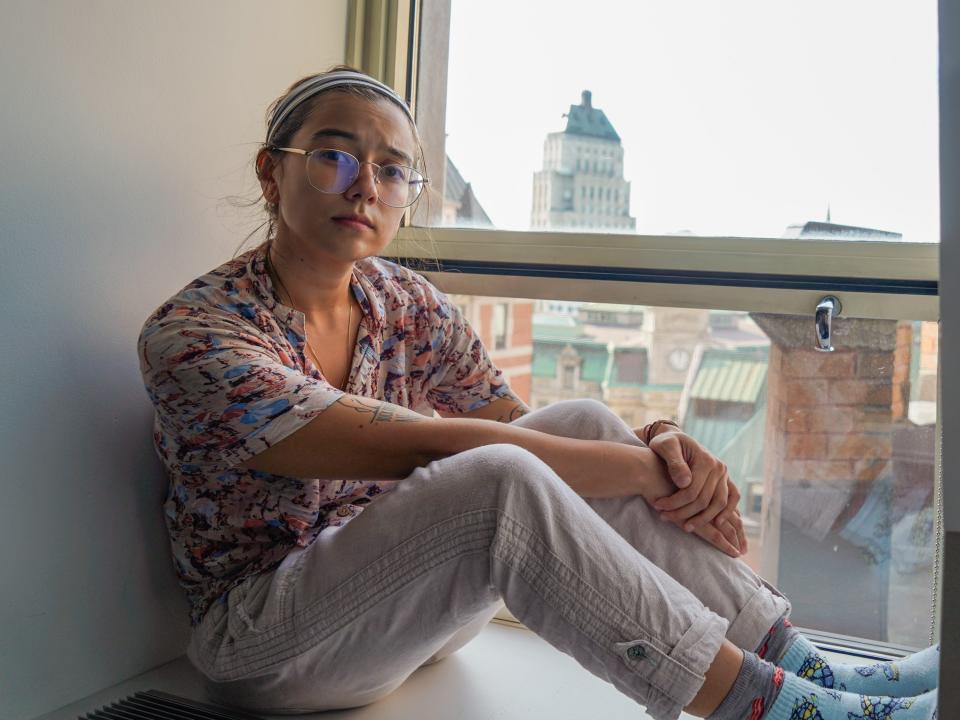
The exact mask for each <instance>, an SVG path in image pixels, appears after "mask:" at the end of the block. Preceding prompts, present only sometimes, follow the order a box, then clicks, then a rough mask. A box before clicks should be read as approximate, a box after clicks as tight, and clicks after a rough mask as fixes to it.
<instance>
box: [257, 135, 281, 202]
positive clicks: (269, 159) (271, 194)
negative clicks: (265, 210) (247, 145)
mask: <svg viewBox="0 0 960 720" xmlns="http://www.w3.org/2000/svg"><path fill="white" fill-rule="evenodd" d="M256 168H257V179H258V180H260V189H261V190H262V191H263V197H264V199H265V200H266V201H267V202H268V203H270V204H271V205H276V204H278V203H279V202H280V187H279V185H278V181H279V180H280V163H279V162H277V159H276V157H275V156H274V155H273V153H271V152H270V151H269V150H267V149H266V148H263V149H261V150H260V152H258V153H257V161H256Z"/></svg>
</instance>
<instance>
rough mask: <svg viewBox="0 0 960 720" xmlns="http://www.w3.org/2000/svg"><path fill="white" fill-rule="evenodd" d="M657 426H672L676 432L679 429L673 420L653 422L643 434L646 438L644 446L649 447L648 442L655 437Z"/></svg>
mask: <svg viewBox="0 0 960 720" xmlns="http://www.w3.org/2000/svg"><path fill="white" fill-rule="evenodd" d="M658 425H673V427H675V428H676V429H677V430H679V429H680V426H679V425H678V424H677V423H675V422H674V421H673V420H654V421H653V422H652V423H650V424H649V425H647V427H646V428H645V429H646V432H645V433H644V435H645V437H646V441H645V442H646V444H647V445H649V444H650V441H651V440H653V438H655V437H656V431H657V426H658Z"/></svg>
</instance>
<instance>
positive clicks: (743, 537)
mask: <svg viewBox="0 0 960 720" xmlns="http://www.w3.org/2000/svg"><path fill="white" fill-rule="evenodd" d="M734 527H735V528H736V529H737V536H738V537H739V541H740V542H739V544H740V552H741V553H744V554H746V552H747V549H748V546H747V534H746V532H744V530H743V519H742V518H741V517H740V516H739V515H737V521H736V522H735V523H734Z"/></svg>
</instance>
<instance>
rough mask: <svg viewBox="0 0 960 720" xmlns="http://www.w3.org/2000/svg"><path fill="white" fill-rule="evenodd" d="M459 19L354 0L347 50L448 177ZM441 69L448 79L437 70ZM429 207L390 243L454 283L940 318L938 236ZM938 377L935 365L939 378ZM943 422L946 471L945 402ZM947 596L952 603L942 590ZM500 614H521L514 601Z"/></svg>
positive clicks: (859, 652)
mask: <svg viewBox="0 0 960 720" xmlns="http://www.w3.org/2000/svg"><path fill="white" fill-rule="evenodd" d="M449 18H450V0H392V1H388V0H349V2H348V28H347V38H348V42H347V62H349V63H350V64H352V65H354V66H355V67H358V68H359V69H361V70H363V71H365V72H367V73H369V74H371V75H373V76H375V77H377V78H379V79H380V80H382V81H384V82H386V83H387V84H389V85H391V86H392V87H393V88H394V89H396V90H397V91H398V92H399V93H400V94H401V95H403V96H404V97H405V98H406V99H407V101H408V103H409V104H410V106H411V108H412V109H413V111H414V114H415V117H417V119H418V126H419V128H420V130H421V133H422V134H427V133H426V132H425V128H427V127H429V128H430V130H431V131H432V137H439V138H441V142H440V143H436V144H435V146H434V147H432V148H429V149H428V154H427V158H426V159H427V166H428V168H432V169H433V174H434V175H436V174H437V173H439V174H440V176H441V178H442V173H443V170H442V168H444V167H445V151H444V149H443V147H442V145H443V143H442V138H443V133H444V126H445V111H446V90H445V86H446V83H445V77H446V67H447V59H448V51H447V49H448V43H449V32H447V35H446V36H445V37H444V36H443V30H444V28H446V29H447V31H448V30H449ZM940 39H941V42H942V41H943V36H942V30H941V35H940ZM421 49H423V51H424V52H427V53H428V54H429V56H430V57H431V58H432V59H433V60H434V62H435V63H436V67H437V68H442V70H440V69H436V70H432V71H431V74H430V78H429V79H428V80H426V82H425V84H424V85H422V86H421V85H420V83H419V80H420V77H419V73H418V59H419V55H420V52H421ZM441 73H442V75H443V80H444V81H443V82H438V75H439V74H441ZM440 86H442V87H440ZM421 110H422V111H423V112H422V115H421V112H420V111H421ZM438 145H439V146H438ZM436 180H437V179H436V178H434V182H433V183H432V190H434V191H436V190H437V188H439V191H440V197H442V180H441V181H440V182H437V181H436ZM422 205H423V202H422V201H421V202H420V203H418V206H415V207H413V208H410V209H408V211H407V212H406V214H405V215H404V220H403V227H401V229H400V232H399V233H398V236H397V238H396V239H395V240H394V241H393V242H392V243H391V244H390V245H389V246H388V248H387V249H386V250H385V251H384V253H383V254H384V256H385V257H389V258H396V259H399V260H401V261H406V262H409V263H411V264H412V265H413V266H414V267H416V268H417V269H418V270H420V271H421V272H422V274H423V275H425V276H426V277H427V278H428V279H429V280H430V281H431V282H433V283H434V284H435V285H436V286H437V287H438V288H440V289H441V290H443V291H444V292H448V293H456V294H471V295H483V296H488V297H504V298H529V299H544V300H574V301H593V302H609V303H627V304H634V305H652V306H666V307H691V308H710V309H718V310H739V311H747V312H749V311H763V312H773V313H784V314H792V315H803V314H805V313H806V314H809V315H810V317H811V322H812V320H813V313H814V309H815V307H816V305H817V303H818V302H819V300H820V299H821V298H822V297H824V296H825V295H835V296H837V297H839V298H840V300H841V302H842V305H843V311H842V316H843V317H856V318H874V319H889V320H928V321H929V320H934V321H939V320H940V306H939V301H940V298H939V294H940V288H939V276H940V244H939V243H904V242H873V241H836V240H799V239H784V238H754V237H751V238H742V237H708V236H649V235H634V234H630V235H627V234H605V233H569V232H536V231H522V232H517V231H508V230H476V229H462V228H441V227H435V226H433V225H435V224H436V218H438V217H439V213H440V208H430V207H429V206H428V207H427V208H426V209H423V208H422ZM424 268H426V269H424ZM784 268H789V273H784V272H783V270H784ZM938 368H942V364H939V362H938ZM940 378H941V373H940V371H939V369H938V386H939V384H940V383H941V379H940ZM936 427H937V446H936V450H935V452H936V465H937V468H936V477H937V478H938V481H937V482H939V478H940V477H941V474H942V468H941V435H942V429H941V403H939V402H938V405H937V423H936ZM940 484H941V486H942V483H940ZM939 492H940V493H942V487H941V488H940V490H939ZM947 569H948V566H947V565H945V564H941V566H940V571H941V573H942V576H941V577H940V578H939V579H938V587H940V588H942V587H944V585H946V584H948V583H949V582H950V581H951V578H952V573H951V574H950V575H951V578H948V577H947V575H948V572H947ZM938 601H939V602H940V604H941V605H942V598H938ZM497 617H498V618H499V619H501V620H504V621H508V622H517V620H516V618H515V617H513V616H512V615H511V614H510V613H509V611H507V610H506V609H504V610H503V611H501V613H500V614H498V616H497ZM801 630H802V631H803V632H804V633H805V634H806V635H807V636H808V637H809V638H810V639H811V640H812V641H814V642H815V644H817V645H818V646H820V647H822V648H824V649H827V650H833V651H837V652H844V653H847V654H849V655H852V656H855V657H856V656H860V657H868V658H877V657H880V656H883V657H884V659H893V658H896V657H902V656H903V655H905V654H906V653H907V652H908V651H909V648H904V647H903V646H898V645H895V644H893V643H883V642H875V641H872V640H867V639H864V638H855V637H849V636H843V635H838V634H835V633H824V632H822V631H818V630H816V629H807V628H801Z"/></svg>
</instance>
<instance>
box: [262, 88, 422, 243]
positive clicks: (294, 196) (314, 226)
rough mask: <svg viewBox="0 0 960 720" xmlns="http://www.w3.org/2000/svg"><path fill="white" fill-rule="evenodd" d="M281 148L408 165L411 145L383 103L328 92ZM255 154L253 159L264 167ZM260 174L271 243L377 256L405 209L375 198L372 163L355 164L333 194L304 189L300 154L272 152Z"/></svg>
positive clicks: (403, 121)
mask: <svg viewBox="0 0 960 720" xmlns="http://www.w3.org/2000/svg"><path fill="white" fill-rule="evenodd" d="M287 147H293V148H300V149H302V150H315V149H317V148H334V149H336V150H344V151H346V152H348V153H350V154H351V155H353V156H355V157H356V158H357V159H358V160H360V162H361V163H365V162H373V163H377V165H387V164H390V163H398V164H401V165H409V166H413V165H414V157H415V148H416V141H415V139H414V136H413V131H412V130H411V128H410V123H409V121H408V119H407V116H406V114H405V113H404V112H403V110H401V109H400V108H399V107H397V106H396V105H395V104H394V103H393V102H391V101H390V100H388V99H386V98H383V99H378V100H374V101H371V100H365V99H363V98H360V97H357V96H355V95H349V94H346V93H337V92H334V93H329V94H324V95H321V96H320V98H319V100H318V101H317V102H316V107H315V109H314V110H313V112H311V113H310V115H308V116H307V119H306V121H305V122H304V124H303V126H302V127H301V128H300V129H299V130H298V131H297V132H296V133H295V134H294V136H293V138H291V140H290V142H289V145H287ZM262 155H263V154H262ZM262 155H261V158H258V160H260V161H264V160H266V161H268V162H269V156H268V157H267V158H264V157H263V156H262ZM267 169H268V170H269V172H268V173H266V174H265V173H261V176H264V175H266V177H264V180H261V185H262V186H263V190H264V195H265V196H266V197H267V198H268V199H269V200H272V201H275V202H278V204H279V207H278V224H277V237H278V240H281V239H282V241H284V242H293V243H295V244H297V245H305V246H308V247H310V248H311V249H315V250H319V251H321V252H322V253H324V254H327V255H330V256H332V257H335V258H338V259H341V260H344V261H353V260H358V259H360V258H364V257H369V256H371V255H377V254H379V253H380V252H382V251H383V249H384V248H385V247H386V246H387V244H389V242H390V241H391V240H392V239H393V238H394V236H395V235H396V233H397V229H398V228H399V226H400V219H401V217H402V216H403V213H404V210H405V209H404V208H394V207H390V206H388V205H385V204H384V203H382V202H379V201H378V199H377V198H378V194H377V193H378V189H379V188H378V185H377V184H376V183H375V181H374V178H375V175H376V172H377V168H376V167H375V166H373V165H369V164H362V165H361V166H360V174H359V175H358V176H357V179H356V180H355V181H354V182H353V184H351V185H350V186H349V187H348V188H347V189H346V190H345V191H344V192H342V193H339V194H327V193H322V192H320V191H319V190H317V189H316V188H314V187H313V186H312V185H310V183H309V181H308V180H307V174H306V159H305V158H304V157H303V156H302V155H295V154H292V153H279V158H278V161H277V162H275V163H273V164H272V165H268V166H267ZM271 194H273V195H272V196H271ZM304 249H306V248H304Z"/></svg>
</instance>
